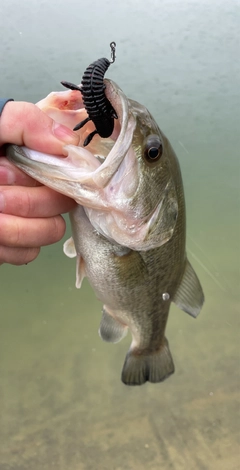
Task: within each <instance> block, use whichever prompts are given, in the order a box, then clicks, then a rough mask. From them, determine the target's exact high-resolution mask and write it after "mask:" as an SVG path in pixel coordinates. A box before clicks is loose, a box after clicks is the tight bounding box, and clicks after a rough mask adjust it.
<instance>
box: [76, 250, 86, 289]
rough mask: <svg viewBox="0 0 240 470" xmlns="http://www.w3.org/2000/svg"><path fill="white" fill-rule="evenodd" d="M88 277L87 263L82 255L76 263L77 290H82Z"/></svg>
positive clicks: (78, 256)
mask: <svg viewBox="0 0 240 470" xmlns="http://www.w3.org/2000/svg"><path fill="white" fill-rule="evenodd" d="M85 276H86V273H85V263H84V259H83V258H82V256H81V255H77V262H76V283H75V286H76V288H77V289H80V287H81V285H82V282H83V279H84V277H85Z"/></svg>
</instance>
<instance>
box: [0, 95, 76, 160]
mask: <svg viewBox="0 0 240 470" xmlns="http://www.w3.org/2000/svg"><path fill="white" fill-rule="evenodd" d="M78 142H79V136H78V135H77V134H76V133H74V132H73V131H72V130H71V129H69V128H68V127H65V126H63V125H62V124H59V123H57V122H55V121H54V120H53V119H51V118H50V117H49V116H48V115H47V114H46V113H44V112H43V111H41V110H40V109H39V108H38V107H37V106H36V105H35V104H32V103H27V102H21V101H9V102H8V103H7V104H6V105H5V106H4V109H3V111H2V114H1V118H0V146H1V145H3V144H7V143H8V144H15V145H25V146H26V147H29V148H31V149H34V150H38V151H39V152H46V153H51V154H53V155H57V154H62V152H63V150H62V149H63V146H64V145H66V144H73V145H77V144H78Z"/></svg>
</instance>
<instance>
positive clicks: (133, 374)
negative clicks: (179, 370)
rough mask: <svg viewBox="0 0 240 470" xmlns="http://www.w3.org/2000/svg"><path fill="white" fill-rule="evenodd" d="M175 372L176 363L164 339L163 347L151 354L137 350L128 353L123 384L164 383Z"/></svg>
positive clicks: (123, 371) (123, 372)
mask: <svg viewBox="0 0 240 470" xmlns="http://www.w3.org/2000/svg"><path fill="white" fill-rule="evenodd" d="M173 372H174V363H173V359H172V355H171V353H170V350H169V347H168V341H167V339H166V338H164V343H163V344H162V345H161V347H160V348H159V349H158V350H157V351H154V352H151V353H150V354H147V352H146V351H143V352H141V350H140V351H139V350H138V349H136V348H132V349H130V350H129V351H128V353H127V356H126V359H125V363H124V366H123V370H122V382H123V383H124V384H126V385H142V384H144V383H145V382H147V381H149V382H152V383H157V382H162V381H163V380H165V379H167V378H168V377H169V376H170V375H171V374H173Z"/></svg>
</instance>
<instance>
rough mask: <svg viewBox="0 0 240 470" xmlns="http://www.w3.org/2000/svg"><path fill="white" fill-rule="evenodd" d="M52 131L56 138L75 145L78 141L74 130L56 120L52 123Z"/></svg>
mask: <svg viewBox="0 0 240 470" xmlns="http://www.w3.org/2000/svg"><path fill="white" fill-rule="evenodd" d="M53 133H54V135H55V136H56V137H57V138H58V139H60V140H62V141H64V142H66V143H68V144H74V145H76V144H77V143H78V141H79V136H78V135H77V134H76V133H75V132H73V131H72V130H71V129H68V127H66V126H63V125H62V124H59V123H58V122H54V123H53Z"/></svg>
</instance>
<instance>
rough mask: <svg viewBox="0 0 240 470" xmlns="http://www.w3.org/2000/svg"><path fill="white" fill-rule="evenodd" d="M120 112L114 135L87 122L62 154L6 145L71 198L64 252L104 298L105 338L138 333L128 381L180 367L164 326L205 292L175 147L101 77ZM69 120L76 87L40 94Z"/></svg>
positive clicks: (80, 111)
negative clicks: (172, 312)
mask: <svg viewBox="0 0 240 470" xmlns="http://www.w3.org/2000/svg"><path fill="white" fill-rule="evenodd" d="M104 84H105V87H106V88H105V93H106V97H107V99H108V100H109V101H110V103H111V105H112V107H113V108H114V110H115V112H116V114H117V116H118V120H116V121H115V123H114V130H113V133H112V134H111V136H110V137H108V138H102V137H101V136H99V135H96V136H95V137H94V139H92V141H91V142H90V143H89V144H88V146H87V148H86V147H85V148H84V146H83V143H84V140H85V139H86V136H87V135H88V134H89V133H90V132H92V131H93V130H94V125H93V123H91V121H90V122H88V123H87V124H86V125H85V126H84V127H83V128H81V129H79V130H78V131H77V132H78V134H79V137H80V142H79V145H78V146H74V145H67V146H65V148H64V151H65V152H66V155H67V156H66V157H63V156H60V155H59V156H53V155H47V154H43V153H40V152H36V151H34V150H31V149H28V148H26V147H19V146H16V145H9V146H8V148H7V156H8V158H9V160H10V161H12V162H13V163H14V164H15V165H16V166H17V167H19V168H20V169H21V170H23V171H24V172H25V173H27V174H28V175H30V176H32V177H33V178H34V179H36V180H37V181H39V182H40V183H42V184H44V185H46V186H48V187H50V188H52V189H55V190H56V191H59V192H60V193H62V194H65V195H67V196H69V197H71V198H73V199H74V200H75V201H76V202H77V206H76V208H75V209H74V210H73V211H72V212H71V213H70V220H71V228H72V237H71V238H70V239H69V240H67V241H66V242H65V243H64V253H65V254H66V255H67V256H68V257H70V258H74V257H76V287H78V288H80V287H81V284H82V281H83V279H84V277H87V278H88V280H89V283H90V284H91V286H92V288H93V290H94V291H95V294H96V296H97V298H98V299H99V300H100V301H101V302H102V303H103V309H102V317H101V321H100V327H99V335H100V337H101V338H102V339H103V340H104V341H107V342H112V343H118V342H119V341H120V340H122V339H123V338H124V337H125V336H126V335H127V333H128V330H130V332H131V335H132V342H131V345H130V348H129V351H128V352H127V354H126V358H125V362H124V365H123V368H122V375H121V379H122V382H123V383H124V384H126V385H142V384H144V383H145V382H147V381H149V382H151V383H158V382H162V381H163V380H165V379H166V378H167V377H169V376H170V375H171V374H173V372H174V362H173V358H172V355H171V352H170V349H169V344H168V340H167V338H166V336H165V330H166V325H167V320H168V315H169V309H170V305H171V303H172V302H173V303H174V304H176V305H177V306H178V307H179V308H180V309H181V310H183V311H185V312H186V313H188V314H189V315H191V316H192V317H194V318H196V317H197V315H198V314H199V312H200V310H201V308H202V306H203V303H204V294H203V290H202V287H201V284H200V281H199V279H198V277H197V275H196V273H195V271H194V269H193V267H192V266H191V264H190V262H189V260H188V258H187V254H186V213H185V198H184V189H183V182H182V177H181V170H180V165H179V162H178V159H177V156H176V154H175V152H174V150H173V148H172V146H171V144H170V142H169V140H168V139H167V137H166V136H165V134H164V133H163V132H162V131H161V130H160V128H159V126H158V124H157V123H156V121H155V119H154V118H153V116H152V115H151V114H150V112H149V111H148V110H147V108H146V107H145V106H143V105H142V104H140V103H138V102H136V101H134V100H132V99H130V98H128V97H127V96H126V95H125V94H124V92H123V91H122V90H121V88H120V87H119V86H118V85H117V84H116V83H115V82H114V81H112V80H110V79H104ZM37 105H38V106H39V108H40V109H42V110H43V111H44V112H46V113H47V114H48V115H49V116H50V117H52V118H53V119H55V120H56V121H57V122H59V123H61V124H64V125H66V126H68V127H69V128H73V127H74V126H75V125H76V124H77V123H78V122H80V121H83V120H84V119H86V118H87V114H86V110H85V108H84V104H83V101H82V97H81V93H79V92H78V91H77V90H68V91H61V92H52V93H50V94H49V95H48V96H47V97H46V98H45V99H43V100H41V101H40V102H39V103H37Z"/></svg>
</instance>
